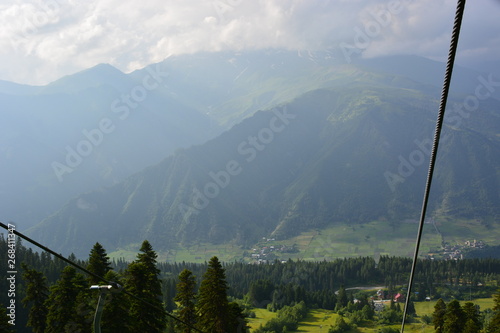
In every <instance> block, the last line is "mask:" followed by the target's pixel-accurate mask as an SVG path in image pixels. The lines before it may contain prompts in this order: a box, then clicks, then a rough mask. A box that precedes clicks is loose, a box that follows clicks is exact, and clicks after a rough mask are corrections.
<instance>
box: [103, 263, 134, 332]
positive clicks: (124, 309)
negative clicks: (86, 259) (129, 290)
mask: <svg viewBox="0 0 500 333" xmlns="http://www.w3.org/2000/svg"><path fill="white" fill-rule="evenodd" d="M104 278H105V279H106V280H108V281H113V282H116V283H118V284H120V285H121V284H122V279H121V277H120V276H119V275H118V273H116V272H114V271H108V272H107V273H106V275H104ZM129 310H130V301H129V299H128V297H127V295H126V294H124V293H122V292H120V291H118V292H111V293H109V294H108V295H107V296H106V303H105V305H104V310H103V312H102V319H101V330H102V332H103V333H114V332H131V325H132V318H131V317H130V313H129Z"/></svg>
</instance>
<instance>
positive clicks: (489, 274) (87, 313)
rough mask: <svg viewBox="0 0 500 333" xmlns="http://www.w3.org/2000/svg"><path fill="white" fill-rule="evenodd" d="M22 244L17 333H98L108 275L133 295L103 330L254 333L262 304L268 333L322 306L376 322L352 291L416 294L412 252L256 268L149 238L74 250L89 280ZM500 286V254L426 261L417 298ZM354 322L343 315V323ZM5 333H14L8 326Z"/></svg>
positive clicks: (480, 293) (2, 285)
mask: <svg viewBox="0 0 500 333" xmlns="http://www.w3.org/2000/svg"><path fill="white" fill-rule="evenodd" d="M8 246H9V243H8V242H7V240H6V239H5V237H4V236H3V234H0V254H1V258H0V260H1V263H2V267H4V268H3V269H2V271H1V272H2V273H1V275H2V276H1V279H0V289H2V290H8V289H9V280H8V279H7V276H5V274H7V272H8V271H9V270H8V269H7V267H6V266H5V265H6V263H7V253H8ZM15 249H16V262H15V264H16V270H17V275H16V286H15V289H16V290H15V294H16V295H15V301H16V313H15V323H16V331H17V332H36V333H37V332H90V330H91V326H92V320H93V315H94V312H95V307H96V305H97V299H98V296H99V295H98V293H97V292H95V291H94V290H90V289H89V287H90V286H91V285H97V284H106V282H104V281H108V282H109V281H113V282H116V283H118V284H119V285H121V286H123V291H122V292H118V293H113V294H110V295H108V298H109V299H108V302H107V303H106V306H105V307H104V315H103V319H102V327H103V332H118V331H120V332H127V331H142V332H149V331H151V332H160V331H169V332H194V331H193V330H192V329H191V328H190V325H191V326H192V327H196V328H198V329H201V330H202V331H206V332H225V331H236V330H238V331H245V330H246V327H247V326H246V320H245V317H251V316H252V309H253V308H267V309H268V310H271V311H274V312H277V317H276V318H275V319H274V320H273V321H270V322H269V323H268V324H266V325H267V326H269V327H267V328H266V326H264V327H261V328H259V330H258V331H259V332H271V331H275V332H281V331H283V328H284V327H286V329H288V330H291V329H292V328H293V327H295V326H296V324H297V322H298V320H299V319H300V318H302V317H303V316H304V315H305V313H307V309H313V308H322V309H331V310H335V311H337V313H341V314H342V315H345V316H346V318H349V319H348V320H347V321H348V322H349V323H351V324H352V323H353V322H356V321H360V320H363V318H373V303H372V302H371V301H370V297H369V295H367V294H363V292H360V291H358V290H355V289H353V290H349V289H350V288H353V287H359V286H380V287H381V288H382V289H383V290H384V292H385V293H386V295H387V297H388V298H391V299H392V296H393V295H395V294H397V293H404V291H405V290H406V289H405V284H406V283H407V280H408V275H409V271H410V266H411V259H409V258H403V257H387V256H382V257H381V258H380V260H379V261H378V262H375V260H374V259H373V258H371V257H360V258H350V259H337V260H335V261H329V262H327V261H322V262H306V261H292V260H289V261H283V262H281V261H275V262H272V263H267V264H260V265H257V264H255V265H249V264H247V263H242V262H233V263H220V262H219V260H218V259H217V257H213V258H212V259H211V260H210V262H208V263H204V264H193V263H184V262H183V263H163V262H157V261H156V257H157V255H156V252H155V251H154V250H153V247H152V245H151V244H150V243H149V242H148V241H144V242H143V244H142V246H141V248H140V250H139V253H138V254H137V259H136V260H134V261H133V262H125V261H124V260H110V259H109V257H108V256H107V254H106V250H105V249H104V248H103V247H102V246H101V245H100V244H99V243H96V244H95V245H94V247H93V248H92V249H90V251H89V258H88V259H87V260H78V259H77V258H76V257H74V256H71V258H70V259H71V260H73V261H74V262H76V263H77V264H79V265H80V266H83V267H85V268H86V269H87V270H88V271H90V272H92V273H93V274H94V276H92V275H90V276H87V275H84V274H82V273H81V272H78V270H77V269H75V268H74V267H73V266H71V265H68V264H67V263H65V262H63V261H62V260H60V259H57V258H54V257H53V256H51V255H50V254H47V253H45V252H37V251H35V250H33V249H31V248H29V247H26V246H24V243H23V242H21V241H20V240H19V239H18V240H17V243H16V248H15ZM96 276H98V277H103V278H104V281H100V279H99V278H97V277H96ZM499 286H500V260H499V259H484V258H483V259H464V260H458V261H454V260H450V261H444V260H443V261H442V260H419V262H418V264H417V273H416V276H415V283H414V288H413V291H414V293H413V295H412V301H413V300H414V301H420V300H424V299H425V298H426V297H432V298H433V299H438V298H442V299H444V300H453V299H455V300H460V299H461V300H468V299H470V298H475V297H491V295H492V294H494V292H495V290H497V289H498V287H499ZM217 297H218V298H217ZM214 298H216V300H214ZM10 301H11V300H10V299H9V297H8V294H7V293H2V294H1V296H0V302H1V304H2V305H3V306H2V307H3V308H4V309H5V308H6V307H7V306H6V305H8V304H9V302H10ZM145 302H146V303H145ZM214 304H216V305H217V306H215V307H214V306H213V305H214ZM498 310H500V309H498ZM498 310H497V311H498ZM384 311H385V312H384V313H382V314H379V318H378V320H379V321H380V322H387V323H393V322H397V321H398V320H401V319H402V312H401V306H400V305H399V303H398V304H392V303H391V306H390V307H389V308H388V309H387V311H386V310H384ZM173 317H175V318H181V320H182V321H183V322H184V323H187V324H188V325H187V326H186V325H184V324H182V323H181V322H179V321H178V320H176V319H175V318H173ZM492 317H493V314H491V315H490V317H489V318H490V319H491V318H492ZM4 318H5V317H4ZM118 318H120V319H118ZM290 318H295V319H294V320H292V321H290ZM7 319H9V317H7ZM483 319H484V318H483ZM429 320H430V319H429ZM4 324H5V323H4ZM344 324H345V325H347V326H345V325H344ZM228 325H229V326H228ZM273 325H274V326H273ZM294 325H295V326H294ZM349 325H350V324H347V322H345V321H344V323H343V322H342V320H341V321H340V322H339V323H338V325H337V326H338V327H348V326H349ZM25 326H28V327H25ZM105 327H106V328H105ZM145 327H149V330H148V329H146V328H145ZM280 327H281V328H280ZM332 330H334V328H332ZM4 331H6V332H8V325H7V326H5V329H4Z"/></svg>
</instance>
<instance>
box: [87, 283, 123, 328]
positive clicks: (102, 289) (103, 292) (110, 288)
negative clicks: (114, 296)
mask: <svg viewBox="0 0 500 333" xmlns="http://www.w3.org/2000/svg"><path fill="white" fill-rule="evenodd" d="M121 288H122V287H121V286H120V285H118V284H116V285H102V286H100V285H92V286H90V289H91V290H99V300H98V301H97V307H96V310H95V314H94V333H101V317H102V311H103V310H104V303H105V302H106V296H107V295H108V294H109V293H110V292H111V293H117V292H120V291H121Z"/></svg>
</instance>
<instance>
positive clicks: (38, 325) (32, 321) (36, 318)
mask: <svg viewBox="0 0 500 333" xmlns="http://www.w3.org/2000/svg"><path fill="white" fill-rule="evenodd" d="M21 267H22V268H23V270H24V273H23V279H24V280H25V281H26V297H25V298H23V299H22V301H21V302H22V304H23V306H24V307H30V310H29V314H28V322H27V324H26V326H27V327H31V329H32V330H33V332H34V333H43V332H44V331H45V327H46V319H47V312H48V309H47V305H46V303H45V302H46V300H47V297H48V296H49V288H48V287H47V279H46V278H45V276H44V275H43V273H42V272H39V271H37V270H35V269H30V268H29V267H28V266H27V265H26V264H24V263H22V264H21Z"/></svg>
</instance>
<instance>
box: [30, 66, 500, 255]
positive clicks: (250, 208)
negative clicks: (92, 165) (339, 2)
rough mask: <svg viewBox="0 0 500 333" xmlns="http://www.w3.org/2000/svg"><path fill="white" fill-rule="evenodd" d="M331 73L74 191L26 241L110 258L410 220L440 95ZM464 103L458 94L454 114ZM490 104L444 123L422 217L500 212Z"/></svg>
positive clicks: (495, 121)
mask: <svg viewBox="0 0 500 333" xmlns="http://www.w3.org/2000/svg"><path fill="white" fill-rule="evenodd" d="M335 73H336V75H338V77H342V80H340V79H338V81H337V83H336V84H333V85H332V87H330V88H323V89H316V90H312V91H309V92H307V93H305V94H303V95H301V96H299V97H297V98H294V99H292V100H290V101H289V102H287V103H281V104H279V105H277V106H276V107H274V108H270V109H267V110H265V111H259V112H257V113H255V114H254V115H253V116H251V117H248V118H247V119H245V120H243V121H241V122H240V123H238V124H237V125H235V126H234V127H232V128H231V129H230V130H228V131H226V132H224V133H223V134H221V135H220V136H218V137H217V138H215V139H212V140H210V141H208V142H207V143H205V144H203V145H197V146H194V147H191V148H188V149H181V150H178V151H176V153H175V154H173V155H172V156H170V157H168V158H166V159H164V160H163V161H162V162H161V163H159V164H157V165H154V166H151V167H148V168H146V169H144V170H143V171H141V172H139V173H136V174H134V175H133V176H131V177H129V178H127V179H125V180H124V181H122V182H120V183H118V184H116V185H113V186H111V187H108V188H103V189H101V190H98V191H92V192H88V193H85V194H82V195H80V196H79V197H77V198H75V199H72V200H70V201H69V202H68V203H67V204H66V205H65V206H64V207H62V208H61V209H60V210H59V211H58V212H56V213H55V214H53V215H52V216H50V217H48V218H47V219H45V220H44V221H43V222H42V223H40V224H39V225H37V226H36V227H34V228H32V229H31V230H30V233H31V234H36V235H37V239H38V240H39V241H40V242H42V243H44V244H46V245H48V246H50V247H52V248H54V249H55V250H56V251H61V252H66V253H70V252H74V253H76V254H77V255H85V254H86V252H87V251H88V248H90V247H91V245H92V244H93V243H95V241H99V242H100V243H101V244H103V245H104V246H105V247H106V248H107V249H108V250H110V251H113V250H115V249H117V248H123V247H126V246H127V245H129V244H132V243H138V242H140V241H141V240H143V239H148V240H150V241H151V242H154V243H155V244H156V246H157V247H159V248H160V249H162V250H167V249H169V248H174V247H175V246H176V245H178V244H190V243H193V242H211V243H220V242H229V241H233V242H236V243H238V244H242V245H247V246H249V245H251V244H252V243H253V242H255V241H256V240H257V239H259V238H261V237H262V236H265V235H270V234H272V235H275V236H277V237H280V238H283V237H290V236H293V235H296V234H297V233H299V232H301V231H305V230H309V229H311V228H323V227H326V226H328V225H331V224H333V223H338V222H342V223H364V222H368V221H372V220H376V219H386V220H389V221H391V223H400V222H401V221H402V220H403V219H407V218H412V219H416V218H418V216H419V212H420V205H421V197H422V193H423V187H424V182H425V177H426V173H427V164H428V152H429V151H430V142H431V139H432V133H433V130H434V126H435V117H436V110H437V107H438V97H439V96H438V91H437V90H436V89H434V88H433V87H432V86H429V85H423V84H420V83H418V82H415V81H413V80H410V79H407V78H404V77H401V76H398V75H387V74H385V75H384V74H381V73H380V72H373V71H368V70H366V69H362V67H358V66H340V67H339V68H337V69H336V70H335ZM339 82H342V83H343V84H338V83H339ZM462 101H463V95H456V96H455V97H454V98H452V99H451V101H450V105H453V104H457V105H459V104H460V103H462ZM499 106H500V104H499V103H498V102H497V101H496V100H494V99H490V100H487V101H485V102H484V103H482V104H481V107H480V108H479V109H478V110H476V111H475V113H474V114H473V115H470V117H468V118H467V119H465V118H464V119H460V120H461V121H460V122H458V121H457V120H456V119H455V120H454V119H453V118H449V119H450V120H449V121H447V122H446V123H445V129H444V131H443V136H444V140H443V143H442V146H441V150H440V152H439V158H438V165H437V169H436V175H435V177H436V179H435V185H434V186H433V191H432V197H431V204H430V207H429V214H439V216H448V217H469V218H472V217H480V218H481V219H483V220H484V221H485V223H489V222H491V221H492V220H493V219H494V218H495V216H496V217H498V214H499V213H500V211H499V209H500V207H499V205H498V202H500V201H499V191H498V189H499V188H500V186H499V185H500V184H499V169H498V167H499V165H500V144H499V136H498V133H499V132H500V129H499V127H498V126H499V113H498V109H499ZM455 117H456V115H455ZM488 221H489V222H488Z"/></svg>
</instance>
